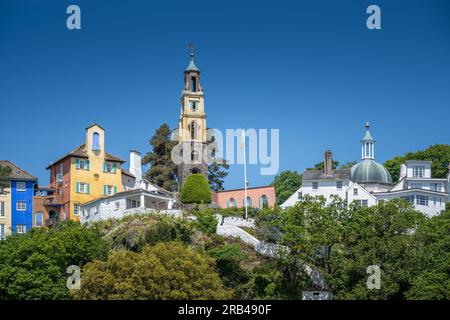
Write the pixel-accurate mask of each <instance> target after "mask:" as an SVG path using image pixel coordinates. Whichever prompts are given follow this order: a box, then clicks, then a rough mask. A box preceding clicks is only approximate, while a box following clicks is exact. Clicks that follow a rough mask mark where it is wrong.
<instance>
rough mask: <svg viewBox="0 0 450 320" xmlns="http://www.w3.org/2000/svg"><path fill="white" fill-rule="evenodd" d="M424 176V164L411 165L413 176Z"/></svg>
mask: <svg viewBox="0 0 450 320" xmlns="http://www.w3.org/2000/svg"><path fill="white" fill-rule="evenodd" d="M424 176H425V166H413V177H414V178H423V177H424Z"/></svg>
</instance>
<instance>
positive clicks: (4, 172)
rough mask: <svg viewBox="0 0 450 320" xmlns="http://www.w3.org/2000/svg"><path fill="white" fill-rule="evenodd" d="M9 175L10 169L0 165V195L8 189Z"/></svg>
mask: <svg viewBox="0 0 450 320" xmlns="http://www.w3.org/2000/svg"><path fill="white" fill-rule="evenodd" d="M10 175H11V168H10V167H8V166H2V165H0V194H1V193H4V190H5V189H6V188H8V187H9V177H10Z"/></svg>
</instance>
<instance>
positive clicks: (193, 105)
mask: <svg viewBox="0 0 450 320" xmlns="http://www.w3.org/2000/svg"><path fill="white" fill-rule="evenodd" d="M189 104H190V106H191V110H192V111H197V109H198V101H194V100H191V101H189Z"/></svg>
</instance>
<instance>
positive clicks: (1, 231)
mask: <svg viewBox="0 0 450 320" xmlns="http://www.w3.org/2000/svg"><path fill="white" fill-rule="evenodd" d="M5 239H6V228H5V225H4V224H0V240H5Z"/></svg>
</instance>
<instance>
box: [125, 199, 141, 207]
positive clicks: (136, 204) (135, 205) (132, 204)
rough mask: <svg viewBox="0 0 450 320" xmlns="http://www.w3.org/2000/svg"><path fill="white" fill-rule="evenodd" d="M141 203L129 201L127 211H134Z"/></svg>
mask: <svg viewBox="0 0 450 320" xmlns="http://www.w3.org/2000/svg"><path fill="white" fill-rule="evenodd" d="M139 205H140V204H139V201H137V200H133V199H127V209H133V208H138V207H139Z"/></svg>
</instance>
